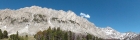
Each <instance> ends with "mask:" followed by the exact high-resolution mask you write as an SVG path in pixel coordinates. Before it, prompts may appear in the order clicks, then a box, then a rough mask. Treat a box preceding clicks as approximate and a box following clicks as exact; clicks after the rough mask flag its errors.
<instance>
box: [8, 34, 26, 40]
mask: <svg viewBox="0 0 140 40" xmlns="http://www.w3.org/2000/svg"><path fill="white" fill-rule="evenodd" d="M9 40H28V35H25V37H23V36H19V35H18V32H17V34H12V35H10V38H9Z"/></svg>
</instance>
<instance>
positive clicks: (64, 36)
mask: <svg viewBox="0 0 140 40" xmlns="http://www.w3.org/2000/svg"><path fill="white" fill-rule="evenodd" d="M34 38H35V39H36V40H103V39H102V38H99V37H96V36H93V35H91V34H87V35H82V34H75V33H73V32H71V31H63V30H61V29H60V27H58V28H51V27H49V28H48V29H47V30H44V31H39V32H37V33H36V34H35V35H34Z"/></svg>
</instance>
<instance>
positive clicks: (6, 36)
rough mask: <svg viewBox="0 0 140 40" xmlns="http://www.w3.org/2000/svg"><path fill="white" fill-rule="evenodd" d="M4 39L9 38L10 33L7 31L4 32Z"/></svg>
mask: <svg viewBox="0 0 140 40" xmlns="http://www.w3.org/2000/svg"><path fill="white" fill-rule="evenodd" d="M3 37H4V38H8V32H7V31H6V30H4V32H3Z"/></svg>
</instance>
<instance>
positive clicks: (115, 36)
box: [98, 26, 138, 40]
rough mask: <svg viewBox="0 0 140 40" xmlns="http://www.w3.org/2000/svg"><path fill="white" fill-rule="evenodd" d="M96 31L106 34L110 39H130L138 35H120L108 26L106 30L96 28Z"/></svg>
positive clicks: (128, 33) (130, 33)
mask: <svg viewBox="0 0 140 40" xmlns="http://www.w3.org/2000/svg"><path fill="white" fill-rule="evenodd" d="M98 29H101V30H102V31H103V32H104V33H106V35H108V36H110V39H121V40H123V39H126V38H129V39H132V38H134V37H136V36H138V34H136V33H133V32H126V33H120V32H118V31H116V30H114V29H113V28H111V27H109V26H107V27H106V28H98Z"/></svg>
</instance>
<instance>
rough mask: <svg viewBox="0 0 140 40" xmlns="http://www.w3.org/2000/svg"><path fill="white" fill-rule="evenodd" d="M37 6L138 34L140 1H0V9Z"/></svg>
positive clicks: (102, 25)
mask: <svg viewBox="0 0 140 40" xmlns="http://www.w3.org/2000/svg"><path fill="white" fill-rule="evenodd" d="M32 5H37V6H41V7H47V8H53V9H56V10H65V11H67V10H72V11H73V12H75V13H76V14H77V15H79V14H80V13H81V12H83V13H86V14H89V15H90V16H91V18H89V19H88V20H89V21H91V22H93V23H94V24H95V25H96V26H98V27H106V26H110V27H112V28H114V29H115V30H117V31H120V32H127V31H132V32H137V33H138V32H140V0H77V1H76V0H69V1H68V0H41V1H39V0H22V1H21V0H12V1H11V0H0V9H5V8H10V9H18V8H22V7H26V6H28V7H29V6H32Z"/></svg>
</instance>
